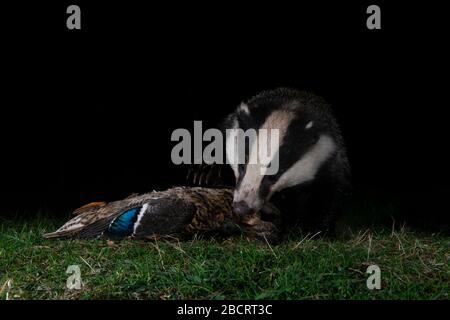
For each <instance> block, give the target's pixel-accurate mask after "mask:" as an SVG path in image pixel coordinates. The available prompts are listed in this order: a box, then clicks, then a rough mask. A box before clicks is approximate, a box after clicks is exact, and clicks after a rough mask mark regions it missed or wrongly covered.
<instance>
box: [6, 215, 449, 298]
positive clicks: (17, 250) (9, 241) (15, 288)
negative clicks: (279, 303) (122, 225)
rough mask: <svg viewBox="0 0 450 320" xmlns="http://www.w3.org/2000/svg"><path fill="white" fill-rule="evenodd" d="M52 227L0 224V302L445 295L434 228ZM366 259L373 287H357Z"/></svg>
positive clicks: (444, 265)
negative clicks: (157, 234) (258, 237)
mask: <svg viewBox="0 0 450 320" xmlns="http://www.w3.org/2000/svg"><path fill="white" fill-rule="evenodd" d="M61 223H62V221H55V220H50V219H48V218H45V217H36V218H34V219H33V220H30V221H28V222H25V221H23V220H22V221H20V220H15V219H10V220H0V299H6V298H8V299H449V293H450V238H449V237H448V236H447V237H446V236H443V235H439V234H417V233H413V232H411V231H408V230H405V229H401V230H396V231H394V232H393V231H392V230H377V231H374V230H365V231H360V232H353V233H350V232H348V235H347V237H346V239H341V240H335V241H331V240H325V239H320V238H319V237H311V236H297V237H291V239H290V240H288V241H286V242H284V243H282V244H279V245H274V246H272V247H269V246H268V245H267V244H261V243H253V242H249V241H247V240H246V239H244V238H239V239H228V240H225V241H224V240H215V239H195V240H191V241H186V242H181V243H180V242H177V241H176V240H171V241H167V240H159V241H154V242H148V243H142V242H134V241H122V242H114V243H112V242H108V241H105V240H90V241H86V240H66V241H59V240H45V239H43V238H42V237H41V235H42V234H43V233H44V232H48V231H51V230H54V229H56V227H59V225H60V224H61ZM371 264H377V265H378V266H379V267H380V268H381V280H382V288H381V290H368V289H367V286H366V280H367V277H368V276H369V275H368V274H366V273H365V272H366V269H367V267H368V266H369V265H371ZM69 265H78V266H79V267H80V269H81V276H82V281H83V287H82V289H81V290H69V289H67V288H66V280H67V277H68V276H69V275H68V274H66V269H67V267H68V266H69Z"/></svg>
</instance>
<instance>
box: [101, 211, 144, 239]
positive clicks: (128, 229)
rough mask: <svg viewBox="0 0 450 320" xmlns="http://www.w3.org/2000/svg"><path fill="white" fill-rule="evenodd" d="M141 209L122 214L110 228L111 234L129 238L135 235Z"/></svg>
mask: <svg viewBox="0 0 450 320" xmlns="http://www.w3.org/2000/svg"><path fill="white" fill-rule="evenodd" d="M140 209H141V208H140V207H137V208H132V209H129V210H127V211H125V212H123V213H122V214H120V215H119V216H118V217H117V218H116V219H114V221H113V222H112V223H111V225H110V226H109V228H108V232H109V233H111V234H116V235H121V236H128V235H131V234H132V233H133V226H134V224H135V222H136V220H137V216H138V214H139V211H140Z"/></svg>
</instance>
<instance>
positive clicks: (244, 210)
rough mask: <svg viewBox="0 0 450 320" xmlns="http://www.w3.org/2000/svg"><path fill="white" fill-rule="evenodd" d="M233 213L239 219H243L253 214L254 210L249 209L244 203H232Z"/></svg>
mask: <svg viewBox="0 0 450 320" xmlns="http://www.w3.org/2000/svg"><path fill="white" fill-rule="evenodd" d="M233 211H234V213H235V214H236V215H237V216H238V217H240V218H245V217H247V216H249V215H251V214H252V213H254V210H253V209H252V208H250V207H249V206H248V205H247V203H245V202H244V201H239V202H235V203H233Z"/></svg>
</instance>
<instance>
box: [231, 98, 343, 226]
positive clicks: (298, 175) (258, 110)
mask: <svg viewBox="0 0 450 320" xmlns="http://www.w3.org/2000/svg"><path fill="white" fill-rule="evenodd" d="M266 100H267V99H263V101H262V103H261V101H258V100H257V99H256V100H255V99H254V101H249V102H247V103H242V104H241V105H240V106H239V107H238V108H237V110H236V112H234V113H233V114H232V115H231V116H230V117H229V118H228V128H229V129H227V139H226V155H227V163H228V164H230V166H231V168H232V169H233V171H234V176H235V178H236V188H235V191H234V197H233V210H234V212H235V213H236V214H237V215H238V216H240V217H241V218H242V219H244V220H245V218H249V217H251V216H253V215H254V214H256V213H258V212H259V211H260V210H261V208H262V207H263V206H264V205H265V204H266V203H267V202H268V201H269V200H270V199H271V197H272V196H273V195H274V194H276V193H279V192H280V191H282V190H284V189H286V188H290V187H293V186H297V185H299V184H302V183H305V182H308V181H311V180H313V179H314V177H315V175H316V173H317V171H318V170H319V168H320V167H321V165H322V164H323V163H324V162H325V161H326V160H327V158H329V156H330V155H331V154H332V153H333V152H334V150H335V149H336V146H335V143H334V141H333V139H332V137H331V136H330V135H329V134H326V133H324V134H321V133H320V131H318V130H315V124H314V121H313V120H311V119H310V118H308V117H307V116H306V115H303V114H302V107H303V106H302V105H301V104H300V103H299V102H298V101H295V100H290V101H271V102H272V103H267V101H266ZM261 129H262V130H261ZM255 137H256V138H255ZM242 141H244V142H242ZM242 144H243V146H242ZM261 151H262V152H261ZM264 153H265V154H264ZM255 159H256V161H255Z"/></svg>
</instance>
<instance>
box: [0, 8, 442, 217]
mask: <svg viewBox="0 0 450 320" xmlns="http://www.w3.org/2000/svg"><path fill="white" fill-rule="evenodd" d="M74 3H78V4H80V6H81V10H82V30H81V31H69V30H67V29H66V28H65V19H66V14H65V8H66V7H67V5H68V4H69V3H67V4H66V3H60V2H55V4H48V3H47V4H45V5H44V4H36V3H34V4H32V5H31V4H30V5H26V4H22V5H20V6H19V5H14V6H11V7H8V6H7V7H6V9H5V12H8V14H6V17H5V19H3V18H2V22H1V23H2V29H1V33H2V51H3V54H4V57H3V58H2V61H3V66H2V71H1V77H2V78H3V81H2V85H1V87H2V89H1V91H2V97H1V99H2V100H1V101H2V102H1V106H2V111H1V112H2V115H1V122H2V125H1V126H0V137H1V138H0V139H1V145H2V151H3V152H2V167H1V169H0V177H1V181H2V183H1V190H0V191H1V195H2V198H3V199H4V207H5V212H6V211H8V210H18V211H20V210H23V209H27V210H29V212H35V211H36V210H37V209H38V208H42V207H45V208H51V209H55V210H59V209H61V208H71V207H76V206H79V205H81V204H83V203H84V202H87V201H95V200H112V199H117V198H118V197H123V196H126V195H127V194H128V193H131V192H145V191H149V190H152V189H163V188H167V187H169V186H171V185H174V184H180V183H183V178H184V175H185V168H179V167H176V166H174V165H173V164H171V161H170V150H171V148H172V147H173V145H174V143H172V142H171V141H170V135H171V132H172V131H173V130H174V129H176V128H187V129H191V128H192V126H193V121H194V120H203V121H204V126H205V127H207V126H209V127H214V126H216V125H217V123H218V122H219V121H220V120H221V118H222V117H224V116H225V115H226V114H227V113H229V112H230V111H232V110H233V109H234V108H235V106H236V105H237V104H238V103H239V102H240V101H241V100H242V99H246V98H249V97H250V96H252V95H254V94H256V93H258V92H259V91H261V90H263V89H270V88H275V87H278V86H289V87H295V88H301V89H308V90H311V91H313V92H315V93H317V94H320V95H322V96H324V97H325V98H326V99H327V100H328V101H329V102H330V103H332V105H333V106H334V110H335V113H336V115H337V117H338V118H339V121H340V123H341V125H342V129H343V132H344V136H345V138H346V140H347V144H348V149H349V155H350V160H351V163H352V166H353V174H354V183H355V189H356V191H357V194H358V193H364V192H366V191H367V192H369V193H370V194H383V195H389V197H390V198H396V199H400V200H399V201H400V202H401V201H406V202H407V203H408V205H407V206H406V208H407V209H408V210H409V209H411V208H415V209H417V208H420V210H422V209H423V208H426V209H427V210H430V211H433V212H436V211H439V212H440V213H439V215H441V217H445V216H447V213H443V212H449V211H448V209H449V208H448V206H447V207H445V205H446V204H445V202H446V201H445V200H446V199H447V198H448V196H449V195H450V187H448V180H449V178H450V174H449V169H448V163H449V157H448V155H447V154H446V149H447V147H448V134H447V123H448V120H447V119H448V118H447V112H446V109H447V107H448V102H447V99H444V93H445V92H446V91H447V90H448V81H447V79H446V77H445V76H446V75H447V74H448V72H446V71H448V62H447V61H448V58H447V57H448V56H449V55H448V49H446V48H445V41H446V39H448V34H447V35H446V32H445V31H444V29H442V27H443V23H444V21H443V20H442V19H441V18H440V17H439V16H438V13H439V12H440V11H441V10H439V8H424V7H416V6H412V5H410V6H409V7H408V6H400V5H399V6H398V7H394V6H393V5H392V4H390V5H388V4H383V3H380V6H381V10H382V30H376V31H369V30H367V29H366V27H365V19H366V17H367V15H366V13H365V8H366V7H367V5H366V4H363V3H361V4H345V5H342V4H340V5H339V6H338V5H336V4H335V5H332V6H331V5H325V4H320V5H317V6H314V7H311V6H306V5H304V6H300V7H298V6H295V7H294V6H291V5H286V4H283V5H282V4H278V5H275V4H272V5H269V4H267V5H258V6H254V7H249V6H245V7H244V6H242V5H231V4H229V3H226V2H223V3H221V4H215V5H212V4H208V5H206V4H205V5H200V4H190V5H187V4H184V5H175V4H170V5H169V4H167V5H165V6H152V5H147V6H141V5H137V4H136V5H131V4H129V3H128V2H123V3H115V4H111V3H110V2H106V3H104V4H100V3H99V4H97V5H95V6H94V5H93V4H92V3H87V2H85V1H82V2H80V1H75V2H74ZM70 4H72V3H70ZM368 4H372V3H368ZM443 76H444V77H443ZM413 201H414V202H413ZM430 208H431V209H430ZM417 210H418V209H417ZM422 212H423V211H422ZM447 218H448V216H447Z"/></svg>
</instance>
